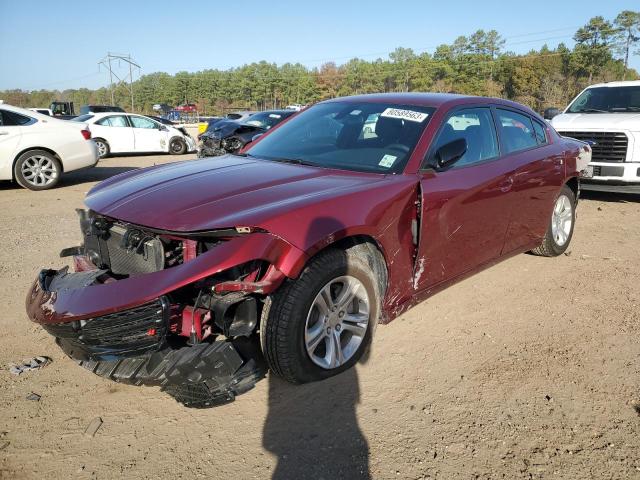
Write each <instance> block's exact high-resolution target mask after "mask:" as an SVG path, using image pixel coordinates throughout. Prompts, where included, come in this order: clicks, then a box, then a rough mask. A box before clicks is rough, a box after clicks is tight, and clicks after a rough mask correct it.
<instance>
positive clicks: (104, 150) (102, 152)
mask: <svg viewBox="0 0 640 480" xmlns="http://www.w3.org/2000/svg"><path fill="white" fill-rule="evenodd" d="M93 141H94V142H95V143H96V147H98V158H105V157H108V156H109V153H110V152H111V149H110V148H109V144H108V143H107V141H106V140H104V139H102V138H96V139H94V140H93Z"/></svg>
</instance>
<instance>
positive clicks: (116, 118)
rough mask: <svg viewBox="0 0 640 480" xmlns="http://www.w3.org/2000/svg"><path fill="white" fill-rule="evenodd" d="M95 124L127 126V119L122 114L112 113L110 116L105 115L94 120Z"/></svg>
mask: <svg viewBox="0 0 640 480" xmlns="http://www.w3.org/2000/svg"><path fill="white" fill-rule="evenodd" d="M96 124H97V125H103V126H105V127H128V126H129V124H128V123H127V119H126V118H125V116H124V115H113V116H111V117H105V118H103V119H102V120H98V121H97V122H96Z"/></svg>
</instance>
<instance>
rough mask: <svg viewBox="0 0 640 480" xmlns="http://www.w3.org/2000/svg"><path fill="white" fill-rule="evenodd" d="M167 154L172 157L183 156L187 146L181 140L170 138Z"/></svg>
mask: <svg viewBox="0 0 640 480" xmlns="http://www.w3.org/2000/svg"><path fill="white" fill-rule="evenodd" d="M169 153H170V154H172V155H184V154H185V153H187V144H186V143H185V141H184V140H183V139H181V138H172V139H171V142H169Z"/></svg>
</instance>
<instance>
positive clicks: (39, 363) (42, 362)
mask: <svg viewBox="0 0 640 480" xmlns="http://www.w3.org/2000/svg"><path fill="white" fill-rule="evenodd" d="M51 362H52V360H51V359H50V358H49V357H33V358H32V359H30V360H26V361H25V362H23V363H21V364H20V365H12V366H11V368H10V369H9V371H10V372H11V373H13V374H14V375H20V374H21V373H24V372H28V371H29V370H38V369H39V368H42V367H46V366H47V365H49V364H50V363H51Z"/></svg>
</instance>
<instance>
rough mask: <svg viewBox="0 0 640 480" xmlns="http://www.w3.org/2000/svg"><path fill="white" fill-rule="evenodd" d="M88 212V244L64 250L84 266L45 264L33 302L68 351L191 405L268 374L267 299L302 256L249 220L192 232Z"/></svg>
mask: <svg viewBox="0 0 640 480" xmlns="http://www.w3.org/2000/svg"><path fill="white" fill-rule="evenodd" d="M79 215H80V224H81V229H82V233H83V237H84V242H83V245H82V246H80V247H72V248H68V249H65V250H63V251H62V252H61V256H72V257H73V265H74V270H75V271H73V272H71V271H69V268H68V267H65V268H62V269H60V270H43V271H41V272H40V274H39V276H38V278H37V279H36V281H35V282H34V283H33V285H32V287H31V289H30V291H29V293H28V295H27V300H26V308H27V313H28V316H29V318H30V319H31V320H32V321H34V322H37V323H39V324H40V325H42V327H43V328H44V329H45V330H47V331H48V332H49V333H50V334H52V335H53V336H54V337H55V338H56V342H57V344H58V345H59V346H60V347H61V348H62V350H63V351H64V352H65V353H66V354H67V355H68V356H69V357H71V358H73V359H74V360H76V361H77V362H79V363H80V365H82V366H84V367H85V368H88V369H89V370H91V371H93V372H94V373H96V374H98V375H101V376H104V377H107V378H110V379H112V380H115V381H117V382H122V383H129V384H134V385H156V386H160V387H161V388H162V389H163V390H165V391H167V392H168V393H170V394H171V395H173V396H174V397H175V398H176V399H177V400H178V401H180V402H181V403H183V404H185V405H187V406H191V407H207V406H212V405H216V404H220V403H225V402H228V401H231V400H233V399H234V397H235V396H236V395H238V394H240V393H242V392H244V391H246V390H248V389H250V388H252V387H253V385H254V384H255V383H256V382H257V381H258V380H259V379H260V378H262V377H263V376H264V375H265V373H266V367H265V363H264V360H263V358H262V354H261V350H260V345H259V340H258V335H257V332H256V329H257V325H258V323H259V320H260V316H261V313H262V307H263V303H264V300H265V298H266V296H267V295H269V294H270V293H272V292H273V291H275V290H276V289H277V288H278V287H279V286H280V284H281V283H282V282H283V281H284V279H285V278H286V277H287V274H289V275H292V274H293V272H295V271H296V269H298V268H299V266H300V265H302V264H304V261H305V257H304V254H303V253H302V252H301V251H299V250H297V249H296V248H295V247H293V246H292V245H290V244H288V243H287V242H285V241H283V240H282V239H280V238H278V237H276V236H274V235H271V234H269V233H268V232H264V231H260V230H256V229H252V228H249V227H234V228H229V229H224V230H215V231H208V232H190V233H184V232H171V231H163V230H154V229H151V228H146V227H140V226H136V225H130V224H127V223H124V222H120V221H118V220H115V219H111V218H108V217H104V216H101V215H98V214H96V213H93V212H86V211H84V210H80V211H79Z"/></svg>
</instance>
